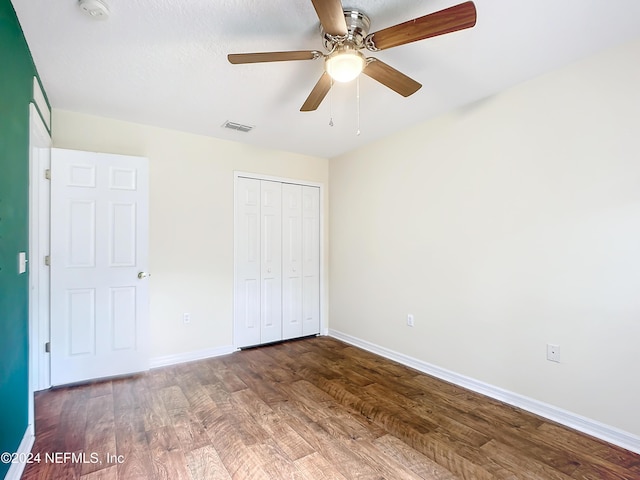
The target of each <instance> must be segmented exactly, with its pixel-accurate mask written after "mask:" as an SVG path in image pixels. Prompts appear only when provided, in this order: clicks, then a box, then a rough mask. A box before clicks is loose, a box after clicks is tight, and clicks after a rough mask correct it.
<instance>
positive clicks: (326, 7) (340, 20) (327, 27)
mask: <svg viewBox="0 0 640 480" xmlns="http://www.w3.org/2000/svg"><path fill="white" fill-rule="evenodd" d="M311 3H313V8H315V9H316V13H317V14H318V18H319V19H320V24H321V25H322V28H323V29H324V31H325V32H326V33H328V34H329V35H334V36H337V35H346V34H347V33H348V31H347V22H346V21H345V19H344V11H343V10H342V2H341V1H340V0H311Z"/></svg>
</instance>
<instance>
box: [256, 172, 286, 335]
mask: <svg viewBox="0 0 640 480" xmlns="http://www.w3.org/2000/svg"><path fill="white" fill-rule="evenodd" d="M260 187H261V188H260V190H261V205H260V224H261V225H260V230H261V236H262V239H261V252H260V253H261V258H262V261H261V288H262V291H261V296H262V305H261V331H260V343H268V342H275V341H277V340H282V184H281V183H279V182H271V181H266V180H263V181H262V182H261V186H260Z"/></svg>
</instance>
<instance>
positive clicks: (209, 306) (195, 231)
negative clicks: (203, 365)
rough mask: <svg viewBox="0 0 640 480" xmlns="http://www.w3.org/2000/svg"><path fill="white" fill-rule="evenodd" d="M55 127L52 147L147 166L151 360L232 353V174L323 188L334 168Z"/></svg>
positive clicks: (163, 134) (196, 140) (74, 120)
mask: <svg viewBox="0 0 640 480" xmlns="http://www.w3.org/2000/svg"><path fill="white" fill-rule="evenodd" d="M53 125H54V128H53V144H54V147H58V148H70V149H76V150H89V151H98V152H108V153H120V154H128V155H141V156H146V157H148V158H149V171H150V173H149V175H150V211H149V213H150V220H149V224H150V225H149V228H150V231H149V238H150V245H149V255H150V271H151V272H152V276H151V279H150V282H151V285H150V306H151V323H152V339H151V341H152V346H151V347H152V352H151V354H152V356H153V357H165V356H170V355H180V354H185V353H190V352H198V351H203V350H209V349H215V348H216V347H220V348H223V347H228V346H230V345H232V344H233V339H232V318H233V317H232V315H233V185H234V177H233V172H234V170H239V171H243V172H252V173H259V174H263V175H271V176H276V177H286V178H292V179H298V180H305V181H310V182H317V183H321V184H323V185H325V186H326V185H327V181H328V161H327V160H326V159H320V158H312V157H306V156H302V155H296V154H292V153H286V152H280V151H274V150H265V149H260V148H256V147H251V146H247V145H243V144H240V143H235V142H228V141H222V140H216V139H213V138H208V137H202V136H197V135H191V134H186V133H181V132H176V131H171V130H165V129H160V128H154V127H148V126H143V125H138V124H133V123H127V122H121V121H117V120H110V119H105V118H99V117H93V116H88V115H82V114H78V113H71V112H67V111H61V110H54V112H53ZM324 209H325V212H326V211H327V210H328V204H327V200H326V195H325V205H324ZM324 224H325V229H324V231H325V232H327V231H328V229H327V228H326V221H325V222H324ZM325 235H326V234H325ZM324 247H325V251H324V259H325V262H326V261H327V260H326V259H328V255H327V254H326V251H327V241H326V239H325V242H324ZM324 268H325V270H326V265H324ZM325 283H326V282H325ZM324 290H325V292H326V291H327V288H326V285H324ZM184 312H189V313H190V314H191V323H190V324H189V325H184V324H183V322H182V314H183V313H184ZM322 312H323V315H322V317H323V318H322V323H323V329H324V328H326V326H327V315H326V312H327V300H326V298H325V299H323V305H322Z"/></svg>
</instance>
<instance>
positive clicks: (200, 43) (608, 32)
mask: <svg viewBox="0 0 640 480" xmlns="http://www.w3.org/2000/svg"><path fill="white" fill-rule="evenodd" d="M106 2H107V3H108V5H109V8H110V11H111V15H110V18H109V19H108V20H107V21H94V20H92V19H90V18H89V17H87V16H86V15H84V14H83V13H81V11H80V9H79V8H78V5H77V1H76V0H56V1H51V0H12V3H13V5H14V7H15V9H16V12H17V14H18V18H19V20H20V23H21V25H22V28H23V30H24V32H25V36H26V38H27V41H28V43H29V47H30V48H31V52H32V55H33V58H34V60H35V63H36V66H37V68H38V71H39V73H40V76H41V78H42V81H43V83H44V86H45V89H46V91H47V93H48V96H49V100H50V102H51V104H52V106H53V108H58V109H63V110H71V111H75V112H82V113H88V114H94V115H99V116H104V117H111V118H116V119H121V120H127V121H131V122H137V123H143V124H148V125H155V126H160V127H166V128H171V129H175V130H182V131H187V132H193V133H197V134H202V135H208V136H212V137H217V138H222V139H228V140H233V141H239V142H244V143H248V144H253V145H259V146H263V147H269V148H276V149H281V150H286V151H292V152H299V153H304V154H308V155H314V156H319V157H326V158H330V157H333V156H336V155H339V154H341V153H344V152H347V151H349V150H352V149H354V148H357V147H358V146H361V145H364V144H366V143H369V142H371V141H373V140H375V139H378V138H381V137H383V136H386V135H388V134H390V133H392V132H395V131H398V130H401V129H404V128H407V127H409V126H411V125H414V124H417V123H420V122H423V121H425V120H427V119H429V118H432V117H434V116H436V115H439V114H442V113H444V112H447V111H451V110H453V109H455V108H458V107H461V106H463V105H466V104H469V103H472V102H476V101H478V100H481V99H483V98H486V97H487V96H490V95H493V94H496V93H498V92H500V91H502V90H504V89H506V88H509V87H510V86H513V85H515V84H517V83H520V82H522V81H525V80H527V79H530V78H533V77H535V76H538V75H540V74H543V73H545V72H547V71H550V70H553V69H556V68H558V67H561V66H563V65H566V64H568V63H570V62H572V61H575V60H578V59H580V58H583V57H585V56H588V55H590V54H593V53H595V52H597V51H600V50H602V49H605V48H608V47H611V46H614V45H616V44H619V43H622V42H626V41H630V40H632V39H635V38H639V37H640V2H639V1H637V0H528V1H524V0H475V4H476V8H477V12H478V21H477V24H476V26H475V27H474V28H472V29H469V30H464V31H460V32H456V33H452V34H449V35H444V36H441V37H437V38H432V39H427V40H423V41H420V42H417V43H413V44H409V45H404V46H401V47H396V48H393V49H389V50H385V51H382V52H377V53H375V54H373V53H368V56H375V57H377V58H379V59H380V60H382V61H384V62H386V63H388V64H390V65H391V66H393V67H394V68H396V69H398V70H400V71H402V72H403V73H405V74H407V75H409V76H410V77H412V78H414V79H415V80H417V81H418V82H420V83H422V84H423V87H422V89H420V90H419V91H418V92H417V93H416V94H414V95H413V96H410V97H408V98H403V97H401V96H400V95H398V94H396V93H394V92H393V91H391V90H389V89H387V88H386V87H383V86H382V85H381V84H379V83H377V82H375V81H374V80H372V79H370V78H368V77H366V76H362V78H361V80H360V130H361V134H360V135H356V131H357V127H358V122H357V118H358V117H357V108H356V84H355V83H356V82H353V83H351V84H338V85H336V86H335V87H334V89H333V90H332V92H331V94H330V95H328V96H327V98H326V99H325V101H324V102H323V103H322V104H321V105H320V108H319V109H318V110H317V111H315V112H307V113H301V112H300V111H299V109H300V106H301V105H302V103H303V102H304V100H305V99H306V97H307V95H308V94H309V92H310V91H311V89H312V88H313V86H314V85H315V83H316V81H317V80H318V78H319V77H320V75H321V74H322V71H323V62H322V60H320V59H319V60H312V61H298V62H279V63H263V64H254V65H231V64H229V63H228V62H227V59H226V55H227V53H243V52H260V51H280V50H306V49H311V50H313V49H317V50H321V49H322V48H321V47H322V43H321V39H320V34H319V30H318V19H317V17H316V14H315V11H314V9H313V6H312V4H311V2H310V0H271V1H257V0H189V1H185V0H145V1H131V0H106ZM457 3H462V0H429V1H426V0H369V1H365V0H353V1H350V2H348V4H346V3H345V5H347V6H350V7H357V8H359V9H362V10H363V11H365V12H366V13H367V14H368V15H369V16H370V17H371V23H372V25H371V31H372V32H373V31H377V30H380V29H382V28H385V27H388V26H391V25H395V24H397V23H400V22H403V21H406V20H409V19H411V18H415V17H419V16H422V15H425V14H428V13H431V12H434V11H437V10H441V9H443V8H447V7H449V6H452V5H455V4H457ZM331 117H332V118H333V126H330V125H329V120H330V118H331ZM225 120H231V121H233V122H238V123H244V124H248V125H253V126H255V129H254V130H253V131H252V132H250V133H240V132H236V131H231V130H227V129H223V128H221V125H222V124H223V122H224V121H225ZM54 128H55V127H54Z"/></svg>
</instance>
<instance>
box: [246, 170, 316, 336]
mask: <svg viewBox="0 0 640 480" xmlns="http://www.w3.org/2000/svg"><path fill="white" fill-rule="evenodd" d="M319 191H320V190H319V188H318V187H312V186H305V185H297V184H290V183H281V182H277V181H270V180H259V179H253V178H244V177H238V179H237V183H236V230H235V238H236V240H235V241H236V253H235V264H236V281H235V312H234V343H235V345H236V346H237V347H246V346H253V345H259V344H262V343H269V342H274V341H278V340H283V339H289V338H294V337H301V336H304V335H313V334H316V333H319V332H320V227H319V225H320V213H319V212H320V202H319V199H320V194H319Z"/></svg>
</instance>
